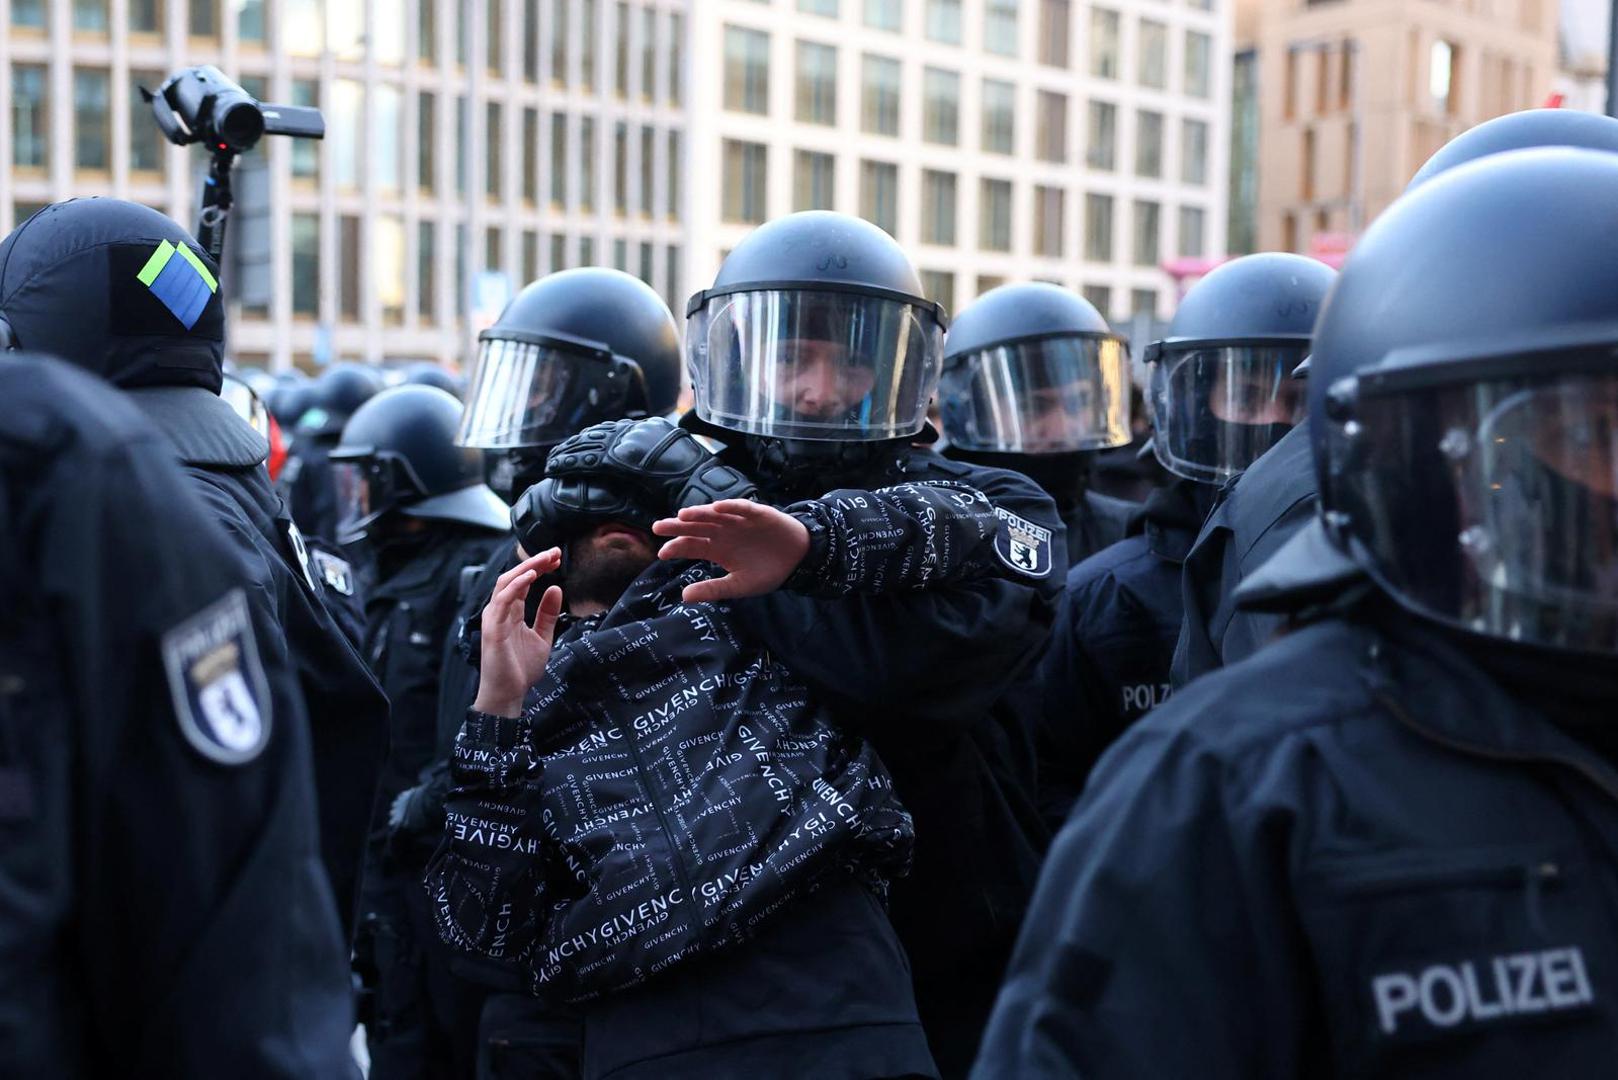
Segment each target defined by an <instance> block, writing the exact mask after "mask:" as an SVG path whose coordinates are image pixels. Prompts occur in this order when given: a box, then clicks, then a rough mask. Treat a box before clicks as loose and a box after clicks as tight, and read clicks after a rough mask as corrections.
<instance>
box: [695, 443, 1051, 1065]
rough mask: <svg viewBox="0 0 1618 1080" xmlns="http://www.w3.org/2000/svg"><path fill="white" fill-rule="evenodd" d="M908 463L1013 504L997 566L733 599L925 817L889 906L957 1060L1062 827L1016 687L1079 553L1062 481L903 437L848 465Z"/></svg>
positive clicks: (868, 473)
mask: <svg viewBox="0 0 1618 1080" xmlns="http://www.w3.org/2000/svg"><path fill="white" fill-rule="evenodd" d="M726 460H727V461H728V462H730V463H731V464H734V465H737V466H739V467H745V464H746V459H745V457H742V456H740V455H735V456H727V458H726ZM902 480H917V481H922V482H934V481H938V482H949V483H964V484H969V485H971V486H972V487H973V488H975V489H977V490H979V491H982V492H983V493H984V494H985V495H986V496H988V498H989V501H990V502H991V503H992V504H993V505H994V506H995V508H996V512H997V513H998V514H999V515H1001V519H1002V520H1001V529H1000V532H999V533H998V535H997V536H996V541H995V542H996V545H997V547H996V551H997V553H998V554H999V555H1000V562H999V564H998V567H997V569H998V571H999V572H998V573H996V574H993V575H989V576H984V577H981V578H979V579H977V580H974V581H971V582H966V583H962V584H960V585H958V586H956V587H954V588H951V589H930V590H925V591H921V592H911V593H902V594H896V595H884V596H851V597H846V598H844V599H841V600H821V599H817V598H814V597H804V596H798V595H795V594H792V593H787V592H776V593H772V594H770V595H769V596H763V597H758V598H755V599H752V600H748V601H745V602H744V603H741V604H738V605H736V611H737V615H738V617H739V618H740V619H741V620H742V624H743V625H744V626H745V627H746V629H747V630H748V631H749V632H751V633H753V634H756V635H757V636H758V637H759V639H760V640H762V641H763V642H764V643H765V644H766V645H767V646H768V647H769V648H770V649H771V650H772V651H773V652H774V653H775V655H777V656H780V657H782V658H784V659H785V660H787V661H788V662H790V663H791V665H792V667H793V670H794V672H795V674H797V675H798V677H799V678H801V679H803V680H804V681H805V682H806V683H807V684H808V685H809V686H810V687H811V688H812V689H813V690H814V691H815V692H816V693H817V694H818V695H820V697H821V700H822V701H824V702H825V703H826V704H827V706H828V707H829V708H830V709H831V712H832V715H833V716H834V717H835V718H836V720H837V721H838V723H840V724H842V725H846V726H847V727H849V728H850V729H851V730H856V731H860V732H862V733H864V734H865V735H866V736H867V737H869V738H870V740H871V742H872V744H873V745H874V746H875V747H876V749H877V753H878V754H880V755H881V758H882V761H883V762H884V763H885V764H886V765H887V767H888V769H889V770H890V771H891V772H892V774H893V780H894V784H895V786H896V788H897V789H898V793H899V797H900V799H901V800H902V801H903V802H904V805H905V807H906V809H908V810H909V811H910V813H911V815H912V817H913V818H914V819H915V823H916V852H915V863H914V866H913V867H912V870H911V873H910V875H909V877H907V878H905V879H904V880H902V881H900V882H898V883H896V884H895V886H894V889H893V895H892V904H891V912H892V916H893V925H894V928H895V929H896V930H897V931H898V932H899V938H900V940H901V941H902V942H903V943H904V947H905V950H906V952H907V953H908V954H909V956H910V962H911V965H912V967H913V969H914V974H915V986H916V1004H917V1006H918V1007H919V1009H920V1010H921V1019H922V1024H923V1025H924V1026H925V1027H926V1029H927V1038H928V1042H929V1043H930V1044H931V1046H932V1050H933V1056H934V1058H935V1059H936V1060H937V1062H938V1065H939V1068H940V1070H941V1071H942V1072H943V1074H944V1075H945V1076H951V1075H958V1074H960V1073H962V1072H964V1071H965V1069H966V1068H967V1067H968V1065H969V1064H970V1062H971V1058H972V1055H973V1052H974V1051H975V1050H976V1048H977V1041H978V1036H979V1034H980V1033H981V1031H982V1027H983V1024H984V1022H985V1021H986V1020H987V1018H988V1012H989V1009H990V1008H991V1007H992V1005H993V1001H994V988H995V987H997V986H998V985H999V983H1000V976H1001V974H1002V972H1003V970H1004V967H1005V963H1006V960H1007V958H1008V957H1009V956H1010V952H1011V947H1012V945H1013V943H1014V942H1015V940H1016V934H1017V928H1018V926H1020V925H1021V920H1022V914H1023V911H1024V909H1025V908H1026V906H1027V903H1028V897H1029V896H1030V895H1031V894H1032V892H1033V887H1034V882H1035V880H1036V878H1037V876H1038V874H1039V865H1040V860H1041V857H1042V855H1043V852H1044V849H1045V845H1046V844H1047V843H1048V842H1049V833H1048V831H1047V830H1046V827H1045V826H1044V824H1043V823H1042V821H1041V820H1040V818H1039V814H1038V810H1037V807H1036V805H1035V803H1034V777H1033V768H1032V761H1031V757H1030V754H1029V751H1028V746H1027V737H1026V732H1027V728H1028V724H1029V718H1028V717H1027V716H1026V715H1020V711H1019V706H1020V705H1021V695H1020V694H1019V693H1018V690H1019V688H1020V687H1022V686H1024V685H1025V680H1026V679H1027V678H1028V676H1029V675H1030V673H1031V671H1032V670H1033V669H1032V665H1033V663H1034V661H1035V660H1036V659H1037V657H1038V656H1039V653H1040V651H1041V650H1042V649H1043V648H1044V647H1045V644H1046V642H1047V640H1048V639H1049V636H1050V626H1051V619H1052V616H1053V613H1054V611H1055V608H1056V602H1057V598H1058V596H1059V594H1060V592H1061V588H1062V582H1063V580H1064V578H1065V576H1066V573H1067V552H1066V545H1065V542H1064V538H1063V533H1062V523H1061V520H1060V519H1059V518H1058V517H1057V514H1056V508H1055V506H1054V505H1053V503H1052V501H1051V498H1050V496H1048V495H1046V494H1045V492H1043V491H1042V490H1040V488H1039V487H1038V486H1037V485H1035V484H1034V483H1033V482H1032V481H1030V480H1029V479H1028V478H1027V477H1025V476H1023V475H1022V474H1020V473H1014V472H1010V471H1007V470H1004V469H995V468H990V467H987V466H982V465H974V464H970V463H967V462H962V461H951V460H949V459H947V458H945V457H943V456H942V455H940V454H937V453H935V452H933V451H932V450H928V449H925V448H920V447H915V446H909V445H901V446H899V447H897V448H895V449H894V450H893V452H892V453H891V454H889V455H887V456H885V457H881V458H878V459H876V460H874V461H873V462H872V463H871V464H869V465H868V466H866V467H865V468H864V469H863V470H856V471H850V472H849V473H847V474H845V475H842V476H840V477H839V479H838V481H837V482H838V483H839V484H841V485H845V486H848V487H857V488H867V489H869V488H879V487H882V486H884V485H886V484H891V483H896V482H899V481H902ZM763 491H764V494H765V496H766V497H769V496H770V495H771V492H770V489H769V487H767V486H766V487H764V489H763ZM1014 542H1015V544H1017V545H1019V546H1017V547H1015V548H1014V547H1013V546H1012V545H1013V543H1014ZM1030 545H1031V547H1030ZM1013 554H1017V555H1020V556H1028V555H1031V556H1032V559H1031V565H1029V566H1017V565H1015V564H1014V560H1013V558H1012V555H1013Z"/></svg>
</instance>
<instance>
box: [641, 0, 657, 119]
mask: <svg viewBox="0 0 1618 1080" xmlns="http://www.w3.org/2000/svg"><path fill="white" fill-rule="evenodd" d="M656 96H657V9H656V8H650V7H646V8H642V9H641V12H640V99H641V100H642V101H651V100H652V99H653V98H655V97H656Z"/></svg>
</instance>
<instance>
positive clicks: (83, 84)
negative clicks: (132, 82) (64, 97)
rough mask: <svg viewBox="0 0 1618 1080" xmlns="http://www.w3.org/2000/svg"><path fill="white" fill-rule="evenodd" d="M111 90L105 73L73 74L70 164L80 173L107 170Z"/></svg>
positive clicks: (109, 157)
mask: <svg viewBox="0 0 1618 1080" xmlns="http://www.w3.org/2000/svg"><path fill="white" fill-rule="evenodd" d="M111 98H112V88H111V84H110V79H109V76H108V75H107V73H106V72H105V71H97V70H89V69H85V68H77V69H75V70H74V72H73V163H74V165H75V166H77V167H78V168H80V169H91V170H95V171H97V172H105V171H106V170H107V169H108V168H110V167H111V163H110V159H111V156H112V149H111V147H112V138H111V135H112V123H111V117H110V116H109V115H108V114H109V110H110V105H111Z"/></svg>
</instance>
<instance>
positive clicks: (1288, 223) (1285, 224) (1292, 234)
mask: <svg viewBox="0 0 1618 1080" xmlns="http://www.w3.org/2000/svg"><path fill="white" fill-rule="evenodd" d="M1281 250H1282V251H1297V250H1298V215H1297V214H1295V213H1293V212H1292V211H1291V210H1288V211H1286V212H1285V213H1283V214H1282V215H1281Z"/></svg>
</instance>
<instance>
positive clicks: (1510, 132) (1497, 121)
mask: <svg viewBox="0 0 1618 1080" xmlns="http://www.w3.org/2000/svg"><path fill="white" fill-rule="evenodd" d="M1536 146H1573V147H1583V148H1585V149H1588V150H1605V151H1607V152H1608V153H1615V152H1618V119H1614V118H1612V117H1610V116H1602V115H1601V114H1599V113H1587V112H1579V111H1577V110H1574V109H1527V110H1525V111H1523V112H1514V113H1507V114H1506V115H1504V116H1497V117H1495V118H1494V119H1493V120H1485V121H1484V122H1483V123H1481V124H1479V125H1477V126H1476V127H1473V128H1468V129H1467V130H1466V131H1463V132H1461V134H1459V135H1457V136H1455V138H1453V139H1451V140H1450V141H1449V142H1447V143H1445V144H1444V145H1443V146H1441V147H1439V148H1438V151H1437V152H1436V153H1435V154H1433V156H1432V157H1430V158H1428V159H1427V163H1426V164H1425V165H1423V166H1422V167H1421V168H1420V169H1418V170H1417V171H1416V175H1415V176H1413V177H1411V179H1410V184H1409V186H1408V187H1406V188H1405V191H1407V192H1410V191H1414V190H1416V189H1417V188H1418V187H1420V186H1421V185H1423V184H1425V183H1426V182H1427V181H1429V180H1431V179H1432V178H1433V177H1435V176H1437V175H1439V174H1440V173H1442V172H1446V171H1448V170H1450V169H1453V168H1455V167H1456V166H1457V165H1464V164H1466V163H1467V162H1469V161H1476V160H1477V159H1478V158H1481V157H1488V156H1489V155H1490V154H1502V153H1507V152H1509V151H1512V150H1528V149H1532V148H1533V147H1536Z"/></svg>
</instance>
